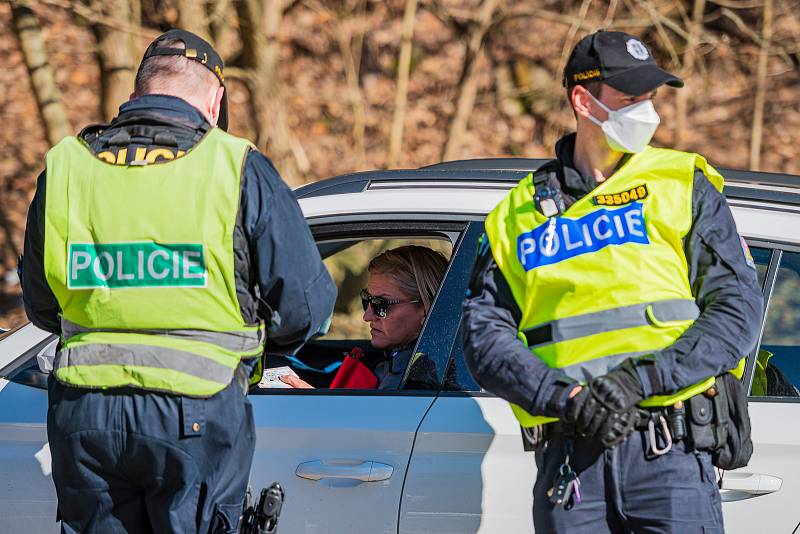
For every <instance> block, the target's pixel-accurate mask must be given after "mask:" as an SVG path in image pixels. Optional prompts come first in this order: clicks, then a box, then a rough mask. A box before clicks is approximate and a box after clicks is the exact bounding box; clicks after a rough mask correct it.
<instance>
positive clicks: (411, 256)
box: [369, 245, 447, 315]
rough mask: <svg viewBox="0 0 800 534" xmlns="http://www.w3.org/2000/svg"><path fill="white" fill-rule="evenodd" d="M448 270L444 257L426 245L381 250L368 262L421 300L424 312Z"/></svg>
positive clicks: (413, 298)
mask: <svg viewBox="0 0 800 534" xmlns="http://www.w3.org/2000/svg"><path fill="white" fill-rule="evenodd" d="M446 270H447V258H445V257H444V255H442V254H441V253H440V252H436V251H435V250H433V249H430V248H428V247H421V246H418V245H407V246H404V247H399V248H394V249H389V250H386V251H384V252H381V253H380V254H378V255H377V256H375V257H374V258H372V261H370V262H369V271H370V272H375V273H380V274H383V275H386V276H388V277H389V278H391V279H392V280H393V281H394V282H395V283H396V284H397V286H398V287H399V288H400V291H402V292H403V293H405V294H406V295H407V296H408V297H409V298H411V299H412V300H421V301H422V305H423V307H424V308H425V314H426V315H427V313H428V311H429V310H430V309H431V305H432V304H433V299H434V297H435V296H436V291H437V290H438V289H439V284H441V282H442V278H444V273H445V271H446Z"/></svg>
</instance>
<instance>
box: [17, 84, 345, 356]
mask: <svg viewBox="0 0 800 534" xmlns="http://www.w3.org/2000/svg"><path fill="white" fill-rule="evenodd" d="M209 128H210V125H209V123H208V122H207V121H206V119H205V118H204V117H203V115H202V114H201V113H200V112H199V111H198V110H197V109H195V108H194V107H193V106H191V105H190V104H188V103H187V102H185V101H183V100H181V99H179V98H176V97H172V96H164V95H147V96H143V97H140V98H137V99H135V100H131V101H129V102H126V103H125V104H123V105H122V106H121V107H120V112H119V116H117V117H116V118H115V119H114V120H113V121H112V122H111V124H110V125H108V126H105V125H98V126H91V127H88V128H86V129H84V130H83V131H82V132H81V134H80V136H81V137H82V138H83V139H84V140H86V142H87V143H88V144H89V146H90V147H91V148H92V150H93V151H94V152H95V153H96V154H102V153H108V152H110V153H111V154H112V155H113V156H114V157H117V158H119V159H120V160H122V159H124V160H125V161H126V162H128V163H130V162H131V161H133V160H134V159H135V158H136V157H137V150H138V151H139V155H141V154H144V153H147V152H150V151H151V150H153V149H157V148H165V149H167V150H169V151H170V152H172V153H177V152H178V151H188V150H190V149H191V148H192V147H193V146H194V145H195V144H196V143H197V142H198V141H199V140H200V139H201V138H202V137H203V135H204V134H205V133H206V132H207V131H208V129H209ZM123 149H126V151H124V152H123V151H122V150H123ZM162 159H163V158H162ZM158 161H159V159H157V160H156V162H158ZM45 180H46V170H45V171H44V172H42V174H41V175H40V176H39V179H38V182H37V184H36V194H35V195H34V197H33V201H32V203H31V206H30V209H29V211H28V224H27V227H26V229H25V255H24V261H23V263H22V265H21V273H20V274H21V276H20V279H21V282H22V288H23V295H22V297H23V302H24V304H25V311H26V312H27V314H28V317H29V318H30V320H31V321H32V322H33V324H35V325H36V326H38V327H39V328H42V329H44V330H47V331H49V332H53V333H56V334H58V333H60V332H61V325H60V323H59V317H58V314H59V306H58V302H57V301H56V298H55V295H54V294H53V292H52V291H51V289H50V287H49V286H48V285H47V281H46V279H45V275H44V265H43V263H44V238H45V236H44V211H45ZM175 202H176V203H177V202H180V199H175ZM234 264H235V265H234V267H235V276H236V294H237V298H238V301H239V306H240V308H241V311H242V316H243V317H244V320H245V321H246V322H255V320H256V319H257V318H261V319H262V320H264V321H265V322H266V323H267V333H268V341H267V347H268V350H270V351H277V352H293V351H296V350H297V349H298V348H299V347H300V346H301V345H302V344H303V343H304V342H305V341H307V340H308V339H309V338H310V337H311V336H312V335H314V334H315V333H317V332H318V331H319V330H320V329H321V328H322V327H323V324H324V323H325V321H326V319H327V318H328V317H329V316H330V315H331V313H332V311H333V303H334V300H335V298H336V286H335V285H334V284H333V281H332V280H331V277H330V275H329V274H328V271H327V270H326V269H325V266H324V265H323V263H322V261H321V259H320V255H319V252H318V251H317V247H316V245H315V243H314V239H313V238H312V236H311V232H310V231H309V228H308V225H307V224H306V221H305V219H304V217H303V214H302V213H301V211H300V206H299V205H298V204H297V200H296V198H295V196H294V193H292V191H291V189H289V187H288V186H287V185H286V183H285V182H284V181H283V180H282V179H281V177H280V175H279V174H278V171H277V170H276V169H275V167H273V165H272V162H270V160H269V159H268V158H267V157H266V156H264V155H263V154H261V153H260V152H258V151H256V150H251V151H250V152H249V153H248V155H247V158H246V161H245V166H244V172H243V177H242V195H241V200H240V204H239V213H238V214H237V224H236V226H235V230H234Z"/></svg>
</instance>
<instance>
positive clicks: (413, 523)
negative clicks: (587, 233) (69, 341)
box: [0, 159, 800, 534]
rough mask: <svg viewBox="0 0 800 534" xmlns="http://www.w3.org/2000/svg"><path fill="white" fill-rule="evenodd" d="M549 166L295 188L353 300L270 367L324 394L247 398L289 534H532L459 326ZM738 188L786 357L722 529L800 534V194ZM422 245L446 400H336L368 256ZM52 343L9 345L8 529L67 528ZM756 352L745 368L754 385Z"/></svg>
mask: <svg viewBox="0 0 800 534" xmlns="http://www.w3.org/2000/svg"><path fill="white" fill-rule="evenodd" d="M540 163H541V161H540V160H527V159H499V160H471V161H462V162H449V163H445V164H439V165H435V166H432V167H427V168H423V169H418V170H401V171H375V172H366V173H359V174H353V175H347V176H341V177H338V178H333V179H330V180H324V181H321V182H317V183H314V184H310V185H307V186H304V187H302V188H300V189H298V190H297V196H298V198H299V199H300V205H301V207H302V209H303V212H304V213H305V216H306V218H307V220H308V223H309V224H310V225H311V228H312V231H313V233H314V236H315V238H316V240H317V242H318V244H319V248H320V251H321V253H322V255H323V257H325V258H326V264H327V265H328V266H329V268H330V269H331V271H332V274H333V275H334V278H335V279H336V281H337V285H338V286H339V292H340V296H339V299H338V301H337V305H336V312H335V314H334V318H333V328H332V330H331V332H330V333H329V334H327V335H326V336H323V337H321V338H317V339H314V340H312V341H311V342H309V343H308V344H307V345H306V347H304V348H303V349H302V350H301V351H300V353H299V354H297V355H296V358H295V359H286V358H283V357H282V356H279V355H268V356H267V360H266V366H267V367H278V366H281V365H287V364H289V365H291V366H292V367H293V368H294V370H295V371H296V372H297V373H298V374H299V375H300V376H301V377H303V378H305V379H306V380H307V381H309V382H311V383H312V384H314V385H316V386H318V387H319V388H318V389H314V390H299V389H298V390H288V389H262V388H254V389H253V390H252V391H251V402H252V404H253V407H254V414H255V421H256V425H257V429H258V430H257V432H258V437H257V445H256V452H255V458H254V461H253V465H252V468H251V484H252V486H253V488H254V489H258V488H261V487H264V486H266V485H268V484H269V483H271V482H272V481H275V480H277V481H280V482H281V483H282V484H283V485H284V487H285V489H286V503H285V505H284V508H283V514H282V516H281V519H280V531H281V532H282V533H286V534H300V533H305V534H324V533H329V534H357V533H363V534H377V533H393V534H394V533H398V534H399V533H402V534H411V533H422V532H426V533H470V534H473V533H482V534H507V533H511V534H513V533H520V534H523V533H525V534H528V533H530V532H532V531H533V524H532V518H531V508H532V496H531V492H532V487H533V481H534V478H535V475H536V467H535V464H534V460H533V453H531V452H526V451H525V450H524V449H523V442H522V438H521V435H520V428H519V426H518V424H517V422H516V420H515V419H514V417H513V415H512V413H511V410H510V409H509V406H508V404H507V403H506V402H504V401H503V400H501V399H499V398H497V397H495V396H494V395H491V394H489V393H487V392H485V391H482V390H481V388H480V387H479V386H478V385H477V384H476V383H475V381H474V380H473V379H472V377H471V376H470V374H469V372H468V371H467V369H466V367H465V364H464V361H463V358H462V353H461V342H460V332H459V328H460V321H461V303H462V300H463V296H464V292H465V288H466V285H467V280H468V277H469V274H470V272H471V269H472V264H473V259H474V256H475V249H476V244H477V239H478V237H479V236H480V234H481V233H482V231H483V219H484V217H485V215H486V214H487V213H488V212H489V210H491V209H492V207H494V206H495V204H497V202H498V201H499V200H500V199H501V198H502V196H503V195H504V194H505V193H506V192H507V191H508V190H509V188H511V187H512V186H513V185H514V184H515V183H516V182H517V181H519V180H520V179H521V178H523V177H524V176H525V175H526V174H527V173H528V172H529V171H530V170H533V169H535V168H536V167H537V165H538V164H540ZM724 174H725V175H726V176H727V178H728V184H727V186H726V188H725V193H726V194H727V196H728V198H729V201H730V205H731V207H732V209H733V214H734V217H735V219H736V223H737V226H738V229H739V232H740V233H741V235H742V236H744V237H745V239H746V240H747V241H748V243H749V244H750V247H751V250H752V253H753V256H754V259H755V261H756V263H757V265H758V268H759V279H760V281H761V282H762V286H763V291H764V296H765V301H766V302H767V313H766V317H765V320H764V325H763V334H762V337H761V342H760V343H761V348H762V349H764V350H765V351H769V352H770V353H772V357H771V358H770V359H769V361H768V362H764V361H762V362H761V365H765V366H766V368H767V370H768V371H769V372H767V373H766V376H767V381H768V383H767V387H766V390H764V391H762V392H761V395H762V396H759V397H753V396H751V397H750V414H751V417H752V425H753V440H754V443H755V453H754V454H753V457H752V459H751V460H750V464H749V465H748V466H747V467H745V468H743V469H740V470H737V471H732V472H725V473H720V476H721V488H722V490H721V491H722V495H723V500H724V501H725V503H724V504H723V511H724V515H725V525H726V531H727V532H729V533H733V534H745V533H748V534H749V533H752V532H757V531H758V532H765V533H766V532H770V533H772V532H786V533H790V532H793V530H795V529H796V528H797V527H798V525H799V524H800V509H797V510H796V509H794V504H795V503H797V502H800V460H799V459H798V458H800V425H798V424H796V423H795V421H796V420H798V419H800V404H798V401H800V398H798V397H796V394H797V388H798V387H800V179H798V178H797V177H790V176H785V175H774V174H766V173H751V172H741V171H727V172H725V173H724ZM408 242H414V243H423V244H428V245H431V246H434V247H437V248H438V249H439V250H442V251H444V252H445V253H446V254H447V255H448V256H450V265H449V268H448V271H447V274H446V276H445V278H444V280H443V282H442V284H441V287H440V289H439V293H438V296H437V298H436V301H435V303H434V306H433V308H432V310H431V312H430V313H429V315H428V317H427V321H426V323H425V326H424V328H423V331H422V334H421V336H420V338H419V341H418V344H417V347H416V349H415V351H416V352H417V353H422V354H424V355H426V356H427V357H428V358H430V359H431V360H432V361H433V362H434V363H435V367H436V372H437V380H438V385H437V386H436V387H430V386H425V387H427V389H420V388H421V387H422V386H420V385H419V382H416V381H415V380H414V377H413V376H412V375H413V372H411V369H407V370H406V377H405V379H404V384H403V386H402V387H401V388H400V389H399V390H392V391H373V390H368V391H363V390H362V391H357V390H330V389H325V388H324V387H323V386H325V385H326V384H328V383H329V382H330V380H331V377H332V376H333V372H334V371H335V368H336V367H337V365H338V362H339V361H341V359H342V354H343V353H345V352H347V351H348V350H350V349H351V348H352V347H353V346H355V345H359V346H362V347H364V348H366V349H367V350H369V343H368V330H365V329H364V328H363V324H362V322H361V320H360V317H361V311H360V306H359V303H358V300H357V298H358V291H359V289H360V288H361V287H363V285H364V277H365V271H366V265H367V262H368V260H369V258H370V257H371V256H372V255H374V254H375V253H376V252H377V251H379V250H381V249H384V248H386V247H389V246H397V245H399V244H403V243H408ZM54 339H55V338H54V337H53V336H51V335H49V334H47V333H45V332H42V331H40V330H38V329H36V328H35V327H34V326H33V325H30V324H28V325H25V326H22V327H20V328H17V329H15V330H13V331H11V332H8V333H5V334H2V335H0V377H2V378H0V389H2V391H1V392H0V532H48V531H51V532H54V531H56V530H57V527H56V523H55V515H56V500H55V491H54V489H53V484H52V480H51V478H50V476H49V475H47V474H45V473H47V469H48V466H49V462H48V458H47V450H46V448H45V449H43V447H44V445H45V443H46V441H47V436H46V428H45V418H46V411H47V393H46V390H45V387H46V376H47V375H46V370H47V366H48V358H49V357H51V355H52V353H53V352H54V349H55V340H54ZM755 354H756V351H754V353H753V354H750V355H748V357H749V360H748V365H747V372H746V375H745V381H746V382H745V383H746V384H748V385H749V384H750V383H751V382H752V377H753V375H754V369H755V366H756V359H755ZM412 369H413V366H412ZM770 377H771V378H770ZM775 377H777V378H775ZM781 395H782V396H781ZM37 453H39V454H37ZM34 455H36V457H35V456H34ZM247 468H248V466H246V465H242V469H247ZM653 483H654V484H657V483H658V481H657V480H654V481H653Z"/></svg>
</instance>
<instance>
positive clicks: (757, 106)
mask: <svg viewBox="0 0 800 534" xmlns="http://www.w3.org/2000/svg"><path fill="white" fill-rule="evenodd" d="M763 20H764V21H763V26H762V28H761V50H760V51H759V54H758V70H757V71H756V98H755V102H754V104H753V108H754V109H753V128H752V131H751V135H750V169H751V170H754V171H757V170H759V169H760V168H761V140H762V138H763V135H764V103H765V100H766V94H767V66H768V60H769V49H770V45H771V41H772V0H764V15H763Z"/></svg>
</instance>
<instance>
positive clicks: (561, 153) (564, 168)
mask: <svg viewBox="0 0 800 534" xmlns="http://www.w3.org/2000/svg"><path fill="white" fill-rule="evenodd" d="M576 137H577V134H575V133H574V132H573V133H570V134H567V135H565V136H564V137H562V138H561V139H559V140H558V141H557V142H556V159H557V160H558V179H559V181H560V182H561V185H562V186H563V187H564V188H565V190H566V192H567V193H569V194H570V195H572V196H574V197H575V198H576V199H579V198H581V197H584V196H586V195H588V194H589V193H590V192H591V191H592V190H593V189H594V188H595V187H597V186H598V185H600V184H598V183H597V182H596V181H595V179H594V176H587V175H585V174H582V173H581V172H580V171H579V170H578V169H577V168H576V167H575V162H574V161H573V155H574V154H575V138H576ZM628 158H630V154H625V155H623V156H622V159H620V160H619V164H618V165H617V169H619V168H620V167H622V165H624V164H625V162H626V161H628ZM615 170H616V169H615Z"/></svg>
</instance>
